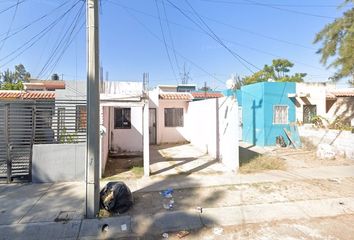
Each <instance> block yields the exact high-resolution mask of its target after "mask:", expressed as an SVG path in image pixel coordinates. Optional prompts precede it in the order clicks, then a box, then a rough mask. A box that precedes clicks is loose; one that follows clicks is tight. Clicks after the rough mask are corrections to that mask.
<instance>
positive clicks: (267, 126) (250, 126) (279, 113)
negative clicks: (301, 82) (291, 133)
mask: <svg viewBox="0 0 354 240" xmlns="http://www.w3.org/2000/svg"><path fill="white" fill-rule="evenodd" d="M295 90H296V86H295V83H289V82H260V83H255V84H251V85H246V86H243V87H241V91H240V92H239V94H238V98H239V99H240V100H241V101H239V104H240V103H241V106H242V124H243V126H242V128H243V129H242V140H243V141H244V142H247V143H250V144H253V145H258V146H272V145H275V144H276V137H277V136H283V138H284V140H285V141H286V140H287V137H286V135H285V132H284V128H286V129H288V130H289V129H290V123H294V122H295V120H296V119H295V104H294V102H293V101H292V100H291V99H290V98H289V97H288V94H290V93H294V92H295ZM240 95H241V97H240Z"/></svg>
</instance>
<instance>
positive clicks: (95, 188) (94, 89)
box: [85, 0, 100, 218]
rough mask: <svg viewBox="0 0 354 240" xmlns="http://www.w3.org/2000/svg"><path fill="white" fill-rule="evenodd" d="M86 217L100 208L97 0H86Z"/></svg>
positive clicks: (94, 215)
mask: <svg viewBox="0 0 354 240" xmlns="http://www.w3.org/2000/svg"><path fill="white" fill-rule="evenodd" d="M86 24H87V31H86V33H87V126H86V127H87V128H86V134H87V141H86V176H85V178H86V204H85V205H86V218H95V217H96V216H97V214H98V211H99V166H100V163H99V160H100V157H99V154H100V153H99V151H100V147H99V145H100V139H99V127H100V126H99V96H100V95H99V72H100V67H99V48H98V46H99V45H98V44H99V42H98V26H99V25H98V0H87V21H86Z"/></svg>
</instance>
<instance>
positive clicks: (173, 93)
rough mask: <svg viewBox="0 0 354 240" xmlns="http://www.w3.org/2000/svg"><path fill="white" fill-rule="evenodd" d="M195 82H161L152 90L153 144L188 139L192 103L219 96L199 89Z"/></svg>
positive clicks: (151, 136) (150, 94)
mask: <svg viewBox="0 0 354 240" xmlns="http://www.w3.org/2000/svg"><path fill="white" fill-rule="evenodd" d="M195 89H196V86H195V85H186V84H182V85H159V86H157V87H156V88H155V89H154V90H152V91H150V92H149V107H150V111H149V118H150V122H149V134H150V144H163V143H182V142H186V141H189V138H190V136H189V135H190V134H189V133H188V131H189V130H188V128H187V126H186V120H185V119H186V116H187V115H188V106H189V102H191V101H196V100H203V99H210V98H220V97H223V94H221V93H219V92H197V91H195Z"/></svg>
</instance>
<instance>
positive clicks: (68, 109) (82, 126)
mask: <svg viewBox="0 0 354 240" xmlns="http://www.w3.org/2000/svg"><path fill="white" fill-rule="evenodd" d="M86 125H87V110H86V101H82V100H80V101H78V100H75V101H60V100H56V101H55V102H52V103H51V102H42V103H38V102H37V104H36V122H35V126H36V130H35V140H34V143H35V144H41V143H42V144H43V143H47V144H49V143H62V144H65V143H80V142H85V141H86Z"/></svg>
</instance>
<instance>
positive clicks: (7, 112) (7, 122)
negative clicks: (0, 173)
mask: <svg viewBox="0 0 354 240" xmlns="http://www.w3.org/2000/svg"><path fill="white" fill-rule="evenodd" d="M9 109H10V108H9V104H8V103H7V104H5V118H4V119H5V124H4V126H5V129H4V132H5V145H6V152H7V154H6V155H7V157H6V165H7V167H6V170H7V183H10V182H11V152H10V147H11V146H10V142H9Z"/></svg>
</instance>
